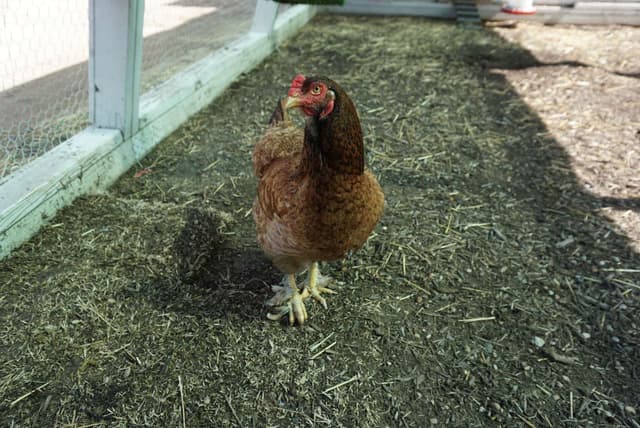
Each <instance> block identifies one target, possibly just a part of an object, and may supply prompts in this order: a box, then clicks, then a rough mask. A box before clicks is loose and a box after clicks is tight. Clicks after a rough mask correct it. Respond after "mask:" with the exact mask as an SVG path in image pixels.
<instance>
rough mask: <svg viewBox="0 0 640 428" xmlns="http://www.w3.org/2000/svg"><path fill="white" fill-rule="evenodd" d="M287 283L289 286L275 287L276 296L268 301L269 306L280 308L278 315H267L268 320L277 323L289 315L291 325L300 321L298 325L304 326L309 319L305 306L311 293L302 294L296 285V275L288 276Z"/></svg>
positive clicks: (304, 292)
mask: <svg viewBox="0 0 640 428" xmlns="http://www.w3.org/2000/svg"><path fill="white" fill-rule="evenodd" d="M286 281H287V283H288V284H287V285H283V286H278V285H275V286H273V289H274V290H275V291H276V295H275V296H273V297H272V298H271V299H269V300H268V301H267V305H269V306H277V305H280V306H277V307H276V310H277V312H276V313H269V314H267V318H269V319H270V320H273V321H277V320H279V319H281V318H282V317H283V316H284V315H286V314H289V324H291V325H293V324H295V322H296V321H298V324H304V322H305V321H306V320H307V318H308V316H307V308H305V306H304V299H306V298H307V297H309V293H308V292H307V290H304V291H303V292H302V293H300V291H299V290H298V286H297V285H296V276H295V275H293V274H291V275H287V276H286ZM283 303H285V304H283Z"/></svg>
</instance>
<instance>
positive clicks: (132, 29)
mask: <svg viewBox="0 0 640 428" xmlns="http://www.w3.org/2000/svg"><path fill="white" fill-rule="evenodd" d="M143 19H144V0H109V1H104V0H90V1H89V22H90V25H89V28H90V31H89V121H90V122H91V123H92V124H93V126H95V127H97V128H112V129H120V130H121V131H122V133H123V135H124V137H125V138H128V137H130V136H131V135H133V134H134V133H135V132H136V131H137V130H138V102H139V98H140V68H141V65H142V23H143ZM123 29H125V31H123Z"/></svg>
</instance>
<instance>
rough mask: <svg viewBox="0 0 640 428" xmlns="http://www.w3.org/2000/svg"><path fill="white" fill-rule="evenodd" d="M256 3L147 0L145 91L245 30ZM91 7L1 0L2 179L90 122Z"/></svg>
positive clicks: (62, 0) (66, 1) (61, 0)
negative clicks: (88, 66) (88, 74)
mask: <svg viewBox="0 0 640 428" xmlns="http://www.w3.org/2000/svg"><path fill="white" fill-rule="evenodd" d="M255 7H256V0H239V1H236V0H146V2H145V13H144V27H143V35H144V42H143V43H144V44H143V58H142V59H143V64H142V77H141V80H142V81H141V86H142V87H141V93H144V92H146V91H147V90H148V89H150V88H151V87H153V86H155V85H157V84H159V83H161V82H163V81H165V80H167V79H168V78H170V77H171V76H173V75H175V74H176V73H177V72H179V71H181V70H183V69H184V68H186V67H187V66H189V65H190V64H192V63H193V62H195V61H197V60H199V59H202V58H203V57H205V56H206V55H208V54H210V53H211V52H213V51H215V50H216V49H218V48H220V47H222V46H223V45H224V44H226V43H228V42H230V41H231V40H233V39H235V38H238V37H240V36H242V35H244V34H245V33H247V32H248V30H249V28H250V27H251V21H252V19H253V14H254V11H255ZM88 8H89V2H88V1H87V0H56V1H40V0H0V179H1V178H3V177H5V176H7V175H9V174H10V173H11V172H13V171H15V170H16V169H18V168H19V167H20V166H22V165H24V164H26V163H28V162H29V161H31V160H33V159H35V158H36V157H38V156H40V155H42V154H44V153H45V152H47V151H49V150H51V149H52V148H53V147H55V146H56V145H58V144H59V143H61V142H63V141H65V140H67V139H68V138H70V137H71V136H73V135H74V134H76V133H77V132H79V131H81V130H82V129H83V128H85V127H86V126H88V125H89V122H88V116H89V115H88V94H87V92H88V90H87V81H88V77H87V62H88V58H89V19H88V16H89V15H88V14H89V10H88ZM283 9H284V8H281V10H283Z"/></svg>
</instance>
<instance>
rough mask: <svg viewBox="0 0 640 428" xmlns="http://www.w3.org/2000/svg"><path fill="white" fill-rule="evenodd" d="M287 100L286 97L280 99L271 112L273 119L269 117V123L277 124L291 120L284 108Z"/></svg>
mask: <svg viewBox="0 0 640 428" xmlns="http://www.w3.org/2000/svg"><path fill="white" fill-rule="evenodd" d="M286 102H287V100H286V99H285V98H281V99H279V100H278V105H276V109H275V110H274V111H273V113H272V114H271V119H269V125H275V124H277V123H280V122H284V121H287V120H289V117H288V116H287V110H286V109H285V108H284V105H285V103H286Z"/></svg>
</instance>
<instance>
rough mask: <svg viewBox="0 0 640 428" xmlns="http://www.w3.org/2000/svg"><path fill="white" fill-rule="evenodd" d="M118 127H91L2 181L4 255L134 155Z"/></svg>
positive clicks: (1, 249)
mask: <svg viewBox="0 0 640 428" xmlns="http://www.w3.org/2000/svg"><path fill="white" fill-rule="evenodd" d="M121 146H122V135H121V133H120V131H119V130H114V129H87V130H85V131H83V132H81V133H79V134H76V135H75V136H73V137H72V138H71V139H69V140H67V141H65V142H64V143H62V144H60V145H58V146H56V147H55V148H54V149H52V150H51V151H49V152H48V153H47V154H46V155H44V156H41V157H39V158H37V159H35V160H34V161H32V162H31V163H29V164H27V165H26V166H24V167H22V168H20V169H19V170H18V171H16V172H14V173H13V174H11V175H10V176H8V177H6V179H5V180H3V181H2V183H1V184H0V258H3V257H4V256H6V255H7V254H9V252H10V251H11V250H12V249H13V248H15V247H16V246H17V245H19V244H20V243H22V242H23V241H25V240H27V239H28V238H29V237H31V236H32V235H33V234H34V233H35V232H37V231H38V229H39V228H40V226H41V225H42V224H43V223H44V222H46V221H47V220H49V219H51V218H52V217H53V216H54V215H55V213H56V212H57V211H58V210H59V209H60V208H62V207H64V206H66V205H68V204H70V203H71V202H72V201H73V200H74V199H75V198H76V197H78V196H80V195H82V194H85V193H89V192H92V191H95V190H96V189H98V188H103V187H104V186H105V185H108V184H110V183H112V182H113V180H115V179H116V178H117V177H118V175H119V174H120V173H121V172H122V171H121V170H119V169H118V168H117V165H118V162H116V159H115V157H114V152H116V148H119V147H120V150H119V154H120V155H119V157H123V156H124V157H127V156H130V155H131V154H130V153H126V147H124V146H122V147H121Z"/></svg>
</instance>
